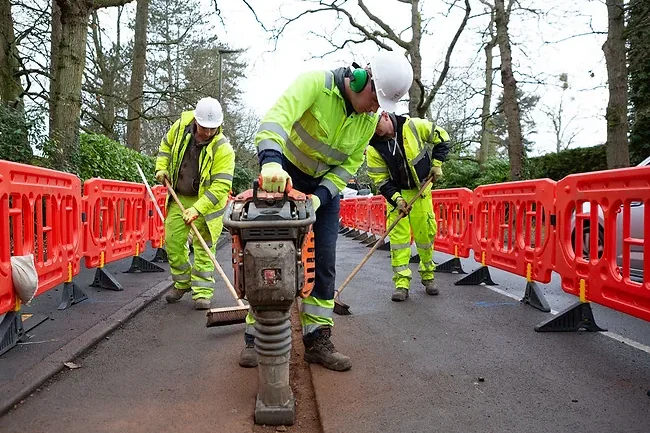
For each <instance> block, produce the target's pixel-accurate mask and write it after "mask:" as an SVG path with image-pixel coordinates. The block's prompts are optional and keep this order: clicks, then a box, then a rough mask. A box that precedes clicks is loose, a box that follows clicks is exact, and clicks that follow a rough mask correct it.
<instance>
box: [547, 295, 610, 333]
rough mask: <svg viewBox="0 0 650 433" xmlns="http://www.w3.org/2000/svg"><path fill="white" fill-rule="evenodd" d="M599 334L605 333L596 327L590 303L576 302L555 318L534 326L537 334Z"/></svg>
mask: <svg viewBox="0 0 650 433" xmlns="http://www.w3.org/2000/svg"><path fill="white" fill-rule="evenodd" d="M580 330H584V331H588V332H599V331H607V329H603V328H601V327H600V326H598V325H596V321H595V320H594V313H593V311H591V303H589V302H577V303H575V304H573V305H571V306H570V307H569V308H567V309H566V310H563V311H560V312H559V313H558V314H557V315H556V316H554V317H552V318H550V319H548V320H545V321H543V322H542V323H540V324H539V325H536V326H535V331H537V332H576V331H580Z"/></svg>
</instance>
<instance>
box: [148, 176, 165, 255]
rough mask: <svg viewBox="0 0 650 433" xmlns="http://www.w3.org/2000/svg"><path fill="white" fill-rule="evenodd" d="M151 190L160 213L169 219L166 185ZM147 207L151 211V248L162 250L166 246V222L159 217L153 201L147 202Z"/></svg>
mask: <svg viewBox="0 0 650 433" xmlns="http://www.w3.org/2000/svg"><path fill="white" fill-rule="evenodd" d="M151 190H152V191H153V195H154V197H156V203H158V207H159V208H160V211H161V212H162V214H163V216H164V217H167V206H165V203H166V201H167V187H165V186H164V185H156V186H154V187H152V188H151ZM147 198H148V197H147ZM147 206H148V209H149V240H151V246H152V247H154V248H162V246H163V245H164V244H165V222H164V221H162V220H161V219H160V215H158V211H157V210H156V207H155V206H154V204H153V203H152V202H151V200H147Z"/></svg>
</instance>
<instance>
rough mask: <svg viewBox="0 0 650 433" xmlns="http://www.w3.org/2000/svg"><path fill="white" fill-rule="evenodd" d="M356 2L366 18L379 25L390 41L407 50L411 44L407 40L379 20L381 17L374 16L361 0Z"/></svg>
mask: <svg viewBox="0 0 650 433" xmlns="http://www.w3.org/2000/svg"><path fill="white" fill-rule="evenodd" d="M358 3H359V7H360V8H361V10H362V11H363V12H364V13H365V14H366V16H367V17H368V18H370V19H371V20H372V21H373V22H375V23H376V24H377V25H378V26H379V27H381V28H382V30H383V31H385V32H386V37H387V38H388V39H390V40H391V41H393V42H395V43H396V44H397V45H399V46H400V47H402V48H404V49H405V50H407V51H408V49H409V47H410V45H411V44H410V43H409V42H406V41H404V40H403V39H401V38H400V37H399V36H397V35H396V34H395V32H393V29H391V28H390V26H389V25H388V24H386V23H385V22H383V21H382V20H381V18H379V17H378V16H376V15H374V14H373V13H372V12H370V10H369V9H368V7H367V6H366V5H365V3H364V2H363V0H358ZM408 3H409V4H410V3H411V2H408Z"/></svg>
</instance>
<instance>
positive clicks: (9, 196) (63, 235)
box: [0, 161, 81, 314]
mask: <svg viewBox="0 0 650 433" xmlns="http://www.w3.org/2000/svg"><path fill="white" fill-rule="evenodd" d="M80 222H81V182H80V180H79V178H78V177H76V176H75V175H72V174H68V173H62V172H58V171H53V170H48V169H44V168H40V167H34V166H31V165H23V164H17V163H13V162H8V161H0V314H2V313H6V312H7V311H10V310H14V309H15V308H16V298H15V296H14V293H13V285H12V278H11V256H14V255H15V256H22V255H26V254H34V262H35V264H36V270H37V273H38V291H37V292H36V296H38V295H40V294H42V293H43V292H45V291H47V290H49V289H52V288H53V287H56V286H57V285H59V284H61V283H63V282H66V281H72V277H73V276H74V275H77V274H78V273H79V254H80V251H79V250H80V243H81V228H80Z"/></svg>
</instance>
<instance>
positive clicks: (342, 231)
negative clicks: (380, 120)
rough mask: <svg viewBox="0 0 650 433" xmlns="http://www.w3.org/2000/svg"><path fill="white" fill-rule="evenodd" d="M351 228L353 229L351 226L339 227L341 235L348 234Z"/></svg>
mask: <svg viewBox="0 0 650 433" xmlns="http://www.w3.org/2000/svg"><path fill="white" fill-rule="evenodd" d="M350 230H352V229H351V228H349V227H341V228H339V234H340V235H345V234H347V233H348V232H349V231H350Z"/></svg>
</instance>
